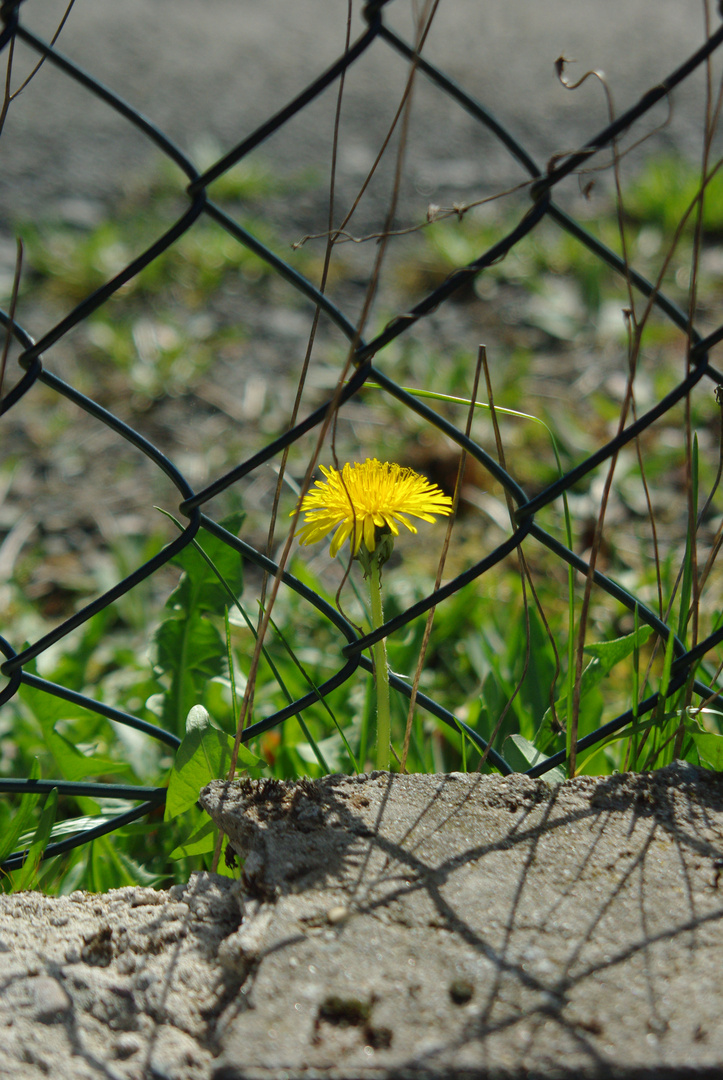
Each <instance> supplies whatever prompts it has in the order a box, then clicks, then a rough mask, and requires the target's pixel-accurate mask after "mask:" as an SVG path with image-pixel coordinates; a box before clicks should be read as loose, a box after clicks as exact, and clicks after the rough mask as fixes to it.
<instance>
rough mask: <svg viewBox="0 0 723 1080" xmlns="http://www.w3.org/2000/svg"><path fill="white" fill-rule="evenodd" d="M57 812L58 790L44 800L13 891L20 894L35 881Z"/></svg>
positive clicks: (54, 790) (55, 789) (54, 789)
mask: <svg viewBox="0 0 723 1080" xmlns="http://www.w3.org/2000/svg"><path fill="white" fill-rule="evenodd" d="M57 812H58V789H57V788H53V790H52V791H51V792H50V794H49V795H48V797H47V799H46V800H45V806H44V807H43V812H42V813H41V815H40V821H39V822H38V827H37V829H36V830H35V835H34V836H33V841H32V843H31V845H30V847H29V848H28V854H27V856H26V858H25V862H24V863H23V867H22V870H20V872H19V873H18V875H17V878H16V880H15V882H14V890H15V891H18V892H21V891H22V890H23V889H28V888H30V886H31V885H32V884H33V882H34V881H35V877H36V875H37V872H38V866H39V865H40V860H41V859H42V857H43V852H44V851H45V849H46V847H47V846H48V841H49V840H50V831H51V829H52V828H53V824H54V822H55V815H56V814H57Z"/></svg>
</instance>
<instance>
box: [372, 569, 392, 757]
mask: <svg viewBox="0 0 723 1080" xmlns="http://www.w3.org/2000/svg"><path fill="white" fill-rule="evenodd" d="M369 562H370V567H369V599H370V600H371V607H372V629H373V630H378V629H379V627H380V626H383V625H384V610H383V608H382V570H381V559H380V558H379V549H377V551H375V552H374V554H373V555H372V557H371V559H370V560H369ZM372 655H373V657H374V681H375V685H376V691H377V768H378V769H385V770H386V771H389V766H390V761H391V758H390V752H389V747H390V744H391V740H392V728H391V714H390V710H389V666H388V664H387V643H386V641H385V639H384V638H382V639H381V640H380V641H377V643H376V645H372Z"/></svg>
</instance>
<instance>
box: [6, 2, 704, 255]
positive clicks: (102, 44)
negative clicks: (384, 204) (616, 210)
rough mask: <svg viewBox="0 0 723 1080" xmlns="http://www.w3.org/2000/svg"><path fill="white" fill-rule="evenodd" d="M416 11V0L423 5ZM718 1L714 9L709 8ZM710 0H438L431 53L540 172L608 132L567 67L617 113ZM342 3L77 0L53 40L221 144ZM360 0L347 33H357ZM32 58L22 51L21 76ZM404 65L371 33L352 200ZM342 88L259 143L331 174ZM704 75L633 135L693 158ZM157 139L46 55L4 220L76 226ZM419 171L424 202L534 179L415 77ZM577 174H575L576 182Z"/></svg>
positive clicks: (21, 121) (673, 53)
mask: <svg viewBox="0 0 723 1080" xmlns="http://www.w3.org/2000/svg"><path fill="white" fill-rule="evenodd" d="M416 6H417V7H418V8H419V7H421V6H422V5H421V3H419V4H418V5H416ZM709 7H713V5H712V4H709ZM704 8H705V5H704V4H703V3H701V0H635V3H630V2H629V0H605V3H599V2H598V0H505V2H504V3H502V2H500V0H441V2H440V3H439V6H438V9H437V12H436V16H435V19H434V21H433V24H432V28H431V30H430V32H429V36H428V39H427V42H426V44H425V51H424V55H425V56H426V57H427V58H428V59H429V60H430V61H431V62H433V63H436V64H439V66H440V67H441V68H442V69H443V70H444V71H445V72H446V73H447V74H448V75H450V76H451V77H452V78H454V79H455V80H456V81H457V82H459V84H460V85H461V86H463V87H464V88H465V89H466V90H468V91H469V92H470V93H471V94H472V95H474V96H475V97H476V98H477V99H478V100H479V101H481V102H482V103H483V104H484V105H485V106H486V107H487V108H488V109H490V110H491V111H492V112H493V113H494V114H495V115H496V116H497V117H498V118H499V119H500V120H501V121H502V122H503V123H504V124H505V125H506V126H507V127H508V128H509V130H510V131H511V132H512V133H513V134H514V135H515V137H516V138H518V139H519V140H520V141H521V142H522V143H523V145H524V146H525V148H526V149H527V150H528V152H529V153H530V154H532V155H533V157H534V158H535V159H536V160H537V161H538V162H539V163H540V165H541V167H543V168H544V166H545V163H546V162H547V161H548V160H549V159H550V158H551V157H552V156H553V155H554V154H558V153H562V152H565V151H567V150H570V149H574V148H575V147H576V146H579V145H581V144H582V143H584V142H585V141H586V139H588V138H589V137H590V136H591V135H592V134H594V133H595V131H597V130H598V129H599V128H600V127H602V126H603V125H604V124H605V122H606V119H607V115H608V114H607V109H608V105H607V101H606V97H605V93H604V91H603V88H602V85H601V84H600V82H599V81H598V80H595V79H588V80H587V81H586V82H585V83H584V85H583V86H582V87H580V88H579V89H578V90H576V91H574V92H570V91H567V90H566V89H565V88H564V87H563V86H561V84H560V82H559V80H558V78H557V75H556V71H555V61H556V59H557V58H558V57H560V56H565V57H566V58H568V59H570V60H573V61H575V63H574V64H573V65H572V66H571V67H570V68H569V69H568V70H569V73H570V78H573V77H579V76H581V75H583V74H584V73H585V72H587V71H588V70H598V71H601V72H604V74H605V77H606V80H607V85H608V87H609V89H610V92H611V94H612V96H613V100H614V107H615V108H616V110H617V111H618V112H619V111H622V110H623V109H625V108H627V107H628V106H629V105H630V104H632V103H633V102H634V101H636V100H637V98H638V97H639V96H640V95H641V94H642V93H644V92H645V91H646V90H647V89H649V88H650V87H651V86H653V85H655V84H656V83H658V82H660V80H661V79H663V78H664V77H665V76H667V75H668V74H669V73H670V72H671V71H672V70H674V69H675V68H676V67H677V66H678V65H679V64H681V63H682V62H684V61H685V60H686V59H687V57H688V56H689V55H690V54H691V53H692V52H694V50H695V49H697V48H698V47H699V46H700V45H701V43H702V42H703V41H704V39H705V37H706V33H707V32H708V31H709V30H712V31H714V30H715V29H716V28H717V27H718V25H719V17H718V15H717V13H716V12H715V11H714V12H711V14H710V19H711V23H710V26H709V27H708V28H706V25H705V20H704V17H703V12H704ZM64 9H65V3H64V2H58V0H27V2H26V3H24V4H23V5H22V7H21V9H20V15H21V19H22V23H23V25H24V26H26V27H27V28H28V29H30V30H31V31H32V32H33V33H34V34H37V35H40V36H41V37H45V38H48V37H50V36H51V35H52V34H53V32H54V29H55V27H56V25H57V23H58V21H59V19H60V17H61V15H62V13H63V11H64ZM412 9H413V5H410V4H408V3H406V2H404V0H393V2H391V3H390V4H388V5H387V7H386V8H385V9H384V19H385V22H386V23H387V24H388V25H390V26H393V27H395V28H397V29H398V30H399V32H400V33H401V34H402V35H403V36H404V37H405V39H407V40H410V41H411V40H412V37H413V23H412V18H411V12H412ZM347 14H348V5H347V4H346V3H344V2H343V0H294V3H293V4H290V3H288V2H287V0H263V2H261V0H204V2H203V3H198V2H197V0H152V2H151V0H124V3H122V4H119V3H117V2H115V0H76V2H75V4H74V6H73V8H72V11H71V13H70V16H69V18H68V20H67V23H66V25H65V27H64V29H63V31H62V33H61V35H60V38H59V41H58V48H59V49H60V51H61V52H63V53H64V54H65V55H67V56H68V57H69V58H70V59H72V60H73V61H74V62H75V63H78V64H80V65H81V66H82V67H83V68H84V69H85V70H86V71H88V72H89V73H90V74H91V75H92V76H93V78H95V79H99V80H101V81H102V82H103V83H105V84H106V85H107V86H108V87H109V88H110V89H112V90H113V91H114V92H115V93H117V94H119V95H120V96H121V97H122V98H123V99H125V100H126V101H128V103H129V104H130V105H132V106H133V108H135V109H138V110H140V111H141V112H143V113H144V114H145V115H146V116H147V117H148V118H149V119H150V120H151V121H152V122H153V123H154V124H157V125H158V126H159V127H160V128H161V130H162V131H163V132H165V133H166V134H167V135H168V136H169V137H170V138H171V139H173V140H174V141H175V142H176V143H177V144H178V145H179V146H180V147H181V148H182V149H183V150H184V151H185V152H188V153H190V154H191V155H196V156H197V155H198V154H199V152H200V148H201V147H202V146H203V145H206V146H207V147H208V146H214V147H216V148H217V149H218V150H219V151H225V150H227V149H229V148H230V147H232V146H233V145H235V144H237V143H238V142H240V141H241V140H242V139H243V138H245V137H246V136H248V135H249V134H250V133H251V132H253V131H254V130H255V129H256V128H257V127H258V126H259V125H260V124H261V123H263V122H264V121H265V120H266V119H268V118H269V117H270V116H272V115H273V114H274V113H275V112H276V111H277V110H278V109H280V108H282V107H283V106H284V105H285V104H286V103H287V102H288V101H289V100H291V99H292V98H293V97H294V95H295V94H297V93H298V92H300V91H301V90H303V89H304V88H305V87H306V86H307V85H308V84H309V83H310V82H311V81H312V80H313V79H314V78H315V77H316V76H317V75H318V74H319V73H320V72H322V71H323V70H324V69H325V68H326V67H327V66H328V65H330V64H331V63H332V62H333V61H334V60H335V59H336V58H337V57H338V56H339V55H340V54H341V53H342V52H343V49H344V42H345V36H346V32H347ZM364 28H365V24H364V23H363V21H362V19H361V4H360V3H359V0H354V3H353V12H352V20H351V37H352V40H355V39H356V38H358V37H359V36H360V35H361V34H362V33H363V32H364ZM35 59H36V54H35V53H33V51H32V50H31V49H29V48H27V47H26V46H23V45H19V46H18V48H17V49H16V53H15V58H14V75H13V86H14V87H17V86H18V85H19V83H20V82H21V81H22V79H23V78H24V76H25V74H27V72H28V71H30V70H31V68H32V66H33V64H34V62H35ZM406 73H407V65H406V62H405V61H404V60H403V58H402V57H401V56H399V55H398V54H397V53H396V52H395V51H394V50H393V49H392V48H390V46H389V45H388V44H387V43H386V42H385V41H383V40H376V41H375V42H374V43H373V44H372V46H371V47H370V48H369V49H368V50H367V51H366V52H365V53H364V54H363V56H361V57H360V59H359V60H358V61H357V62H356V63H355V64H354V66H353V68H352V69H351V70H350V72H349V74H348V77H347V80H346V86H345V99H344V108H343V112H342V124H341V146H340V157H339V183H340V185H341V187H340V190H341V191H342V194H343V196H344V197H351V196H352V194H353V193H354V192H355V191H356V189H357V188H358V186H359V183H360V182H361V181H362V180H363V178H364V176H365V174H366V171H367V169H368V168H369V166H370V164H371V163H372V161H373V159H374V156H375V155H376V153H377V151H378V148H379V146H380V145H381V140H382V139H383V137H384V133H385V131H386V129H387V126H388V123H389V120H390V119H391V117H392V115H393V113H394V111H395V109H396V107H397V104H398V101H399V97H400V94H401V91H402V88H403V86H404V83H405V79H406ZM335 103H336V87H332V88H331V89H330V90H328V91H326V92H325V93H324V94H323V95H322V97H321V98H320V99H319V100H318V101H316V102H314V103H313V104H311V105H310V106H308V107H307V108H306V109H304V111H303V112H302V113H301V114H300V115H299V116H298V117H296V118H295V119H293V120H292V121H290V122H289V123H288V124H287V125H285V126H284V128H283V129H282V130H281V131H280V132H278V133H277V134H275V135H274V136H272V137H271V138H270V139H269V140H268V141H267V142H265V143H264V144H263V146H262V147H260V148H259V150H258V151H256V153H259V154H262V155H263V156H264V158H265V159H266V160H268V161H270V162H271V163H272V165H273V167H274V169H276V170H278V171H280V172H282V173H286V174H289V173H293V172H294V171H298V170H300V169H302V168H304V167H306V166H308V165H309V164H312V165H315V166H320V167H323V168H326V163H327V162H328V158H329V147H330V139H331V130H332V124H333V115H334V108H335ZM704 108H705V101H704V76H703V73H702V72H699V73H698V74H697V75H694V76H693V77H691V79H689V80H687V81H686V83H685V85H684V86H682V87H681V88H680V89H679V90H678V91H677V92H676V94H675V96H674V99H673V103H672V109H671V111H670V115H669V112H668V109H667V107H666V106H659V107H658V108H657V110H656V111H655V113H654V114H652V115H651V117H650V118H649V119H648V120H647V121H645V122H644V123H643V124H641V125H640V126H639V127H638V128H637V129H636V132H637V133H639V134H642V133H643V131H644V130H649V129H651V128H654V127H656V126H657V125H659V124H661V123H663V122H664V121H667V123H666V126H665V128H664V130H663V131H661V132H659V133H658V134H657V135H656V136H655V138H654V139H653V140H651V143H650V150H651V151H653V150H656V151H660V150H661V149H662V150H671V149H678V150H680V151H681V152H683V153H685V154H686V155H689V156H690V157H691V158H693V159H694V158H695V157H696V156H699V153H700V146H701V133H702V130H703V120H704ZM157 157H158V151H157V150H156V149H155V148H154V147H153V145H152V143H151V142H150V141H149V139H148V138H147V137H146V136H144V135H142V134H140V133H139V132H137V131H135V130H134V129H133V128H132V126H131V125H130V124H129V123H128V122H127V120H125V119H123V118H121V117H120V116H118V114H117V112H116V111H115V110H114V109H113V108H111V107H110V106H109V105H107V104H105V103H103V102H101V101H99V100H98V99H97V98H96V97H95V96H94V95H93V94H91V93H90V92H89V91H88V90H87V89H85V88H84V87H82V86H80V85H78V84H77V83H75V82H74V80H72V79H71V78H69V77H68V76H67V75H66V74H65V73H63V72H61V71H59V70H58V69H57V68H55V67H54V66H53V65H51V64H49V63H48V64H45V65H44V66H43V67H42V69H41V70H40V71H39V73H38V74H37V75H36V76H35V78H34V79H33V80H32V82H31V83H30V85H29V86H28V87H27V88H26V89H25V90H24V91H23V92H22V94H20V95H19V96H18V97H17V98H16V99H15V100H14V101H13V102H12V104H11V106H10V109H9V111H8V116H7V120H6V124H5V128H4V131H3V134H2V138H1V139H0V229H1V230H2V233H4V234H5V236H6V237H7V236H8V235H9V234H11V233H12V231H13V228H14V226H15V224H16V222H17V221H18V219H20V218H26V217H27V216H28V215H29V214H32V215H38V214H41V215H45V216H51V217H52V216H53V215H57V214H60V215H61V216H63V215H65V216H66V217H70V218H71V219H72V218H73V216H74V215H75V216H76V217H77V218H78V219H79V220H80V221H82V219H83V217H84V216H88V217H91V218H92V216H93V212H94V211H93V205H94V203H95V202H96V201H97V202H99V203H100V204H101V205H102V206H103V207H104V208H106V210H107V208H108V207H111V208H112V205H113V202H114V200H116V199H117V198H118V196H119V193H121V192H122V190H123V188H124V186H126V185H127V184H128V183H129V182H131V181H133V182H135V181H136V179H137V177H138V176H139V175H143V173H144V170H147V169H149V168H153V167H154V163H155V161H156V159H157ZM409 170H410V176H411V178H412V181H413V183H414V184H415V185H416V186H417V188H418V189H419V190H420V191H421V192H422V194H423V195H424V196H425V197H429V199H430V201H435V200H436V199H437V198H439V197H448V196H449V194H450V193H451V194H452V195H454V194H455V192H457V193H458V194H459V196H460V197H465V198H466V197H468V196H470V195H474V194H475V193H477V194H479V193H480V191H481V190H482V189H484V190H485V191H488V190H489V186H490V185H495V184H501V183H507V182H509V181H514V180H519V179H521V178H522V176H523V173H522V171H521V170H520V168H519V167H518V166H517V165H516V164H515V163H514V162H513V161H512V159H511V158H510V156H509V154H508V153H507V151H506V150H504V149H503V148H502V147H500V146H499V144H498V143H497V142H496V140H495V139H493V138H492V137H491V136H490V135H489V134H487V133H486V132H485V131H484V130H483V129H482V128H481V126H480V125H479V123H477V122H476V121H474V120H472V119H471V118H470V117H469V116H467V115H466V114H465V113H464V112H463V111H462V110H461V109H460V108H459V106H457V105H455V104H453V103H452V102H450V101H449V99H448V98H447V97H446V95H444V94H441V93H440V92H439V91H438V90H436V89H433V88H431V87H430V86H429V85H427V84H425V81H424V80H420V83H419V85H418V86H417V90H416V92H415V99H414V112H413V119H412V123H411V127H410V134H409ZM572 182H573V183H574V181H572Z"/></svg>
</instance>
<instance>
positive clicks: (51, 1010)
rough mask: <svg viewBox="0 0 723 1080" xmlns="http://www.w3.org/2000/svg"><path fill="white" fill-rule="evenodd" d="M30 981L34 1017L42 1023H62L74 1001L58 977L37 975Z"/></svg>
mask: <svg viewBox="0 0 723 1080" xmlns="http://www.w3.org/2000/svg"><path fill="white" fill-rule="evenodd" d="M30 983H31V986H30V989H31V993H32V1000H33V1010H32V1011H33V1017H34V1019H35V1020H38V1021H39V1022H40V1023H41V1024H57V1023H61V1022H62V1020H63V1018H64V1017H65V1014H66V1013H67V1012H68V1011H69V1010H70V1007H71V1004H72V1002H71V1000H70V998H69V997H68V995H67V993H66V992H65V990H64V989H63V987H62V986H61V985H60V983H59V982H58V981H57V979H53V978H52V977H51V976H50V975H37V976H35V977H34V978H32V979H31V980H30Z"/></svg>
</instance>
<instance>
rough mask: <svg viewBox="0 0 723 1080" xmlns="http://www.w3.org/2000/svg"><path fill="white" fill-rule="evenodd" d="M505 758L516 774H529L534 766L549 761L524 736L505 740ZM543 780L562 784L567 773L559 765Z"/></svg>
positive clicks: (511, 736) (514, 736)
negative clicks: (528, 771) (529, 770)
mask: <svg viewBox="0 0 723 1080" xmlns="http://www.w3.org/2000/svg"><path fill="white" fill-rule="evenodd" d="M504 753H505V757H506V759H507V761H508V763H509V764H510V765H511V766H512V767H513V769H515V771H516V772H527V770H528V769H530V768H532V766H533V765H539V764H540V763H541V762H543V761H547V757H546V755H545V754H542V753H540V751H539V750H538V749H537V747H536V746H535V745H534V743H531V742H530V740H529V739H526V738H525V737H524V736H523V735H510V737H509V738H508V739H506V740H505V748H504ZM542 779H543V780H544V781H545V782H546V783H548V784H561V783H562V782H563V780H564V779H565V772H564V770H563V769H561V768H560V766H559V765H558V766H557V767H556V768H554V769H550V770H549V772H546V773H545V774H544V776H543V777H542Z"/></svg>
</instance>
